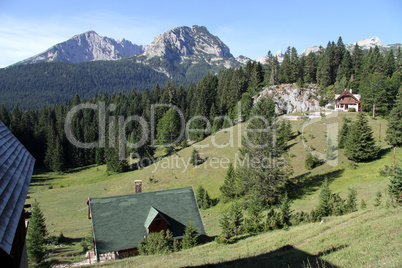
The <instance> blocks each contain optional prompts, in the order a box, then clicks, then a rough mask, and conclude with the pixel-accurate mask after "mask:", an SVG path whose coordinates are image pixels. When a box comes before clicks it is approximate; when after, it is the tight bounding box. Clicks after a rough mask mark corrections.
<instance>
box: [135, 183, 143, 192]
mask: <svg viewBox="0 0 402 268" xmlns="http://www.w3.org/2000/svg"><path fill="white" fill-rule="evenodd" d="M134 184H135V193H136V194H138V193H141V192H142V180H135V181H134Z"/></svg>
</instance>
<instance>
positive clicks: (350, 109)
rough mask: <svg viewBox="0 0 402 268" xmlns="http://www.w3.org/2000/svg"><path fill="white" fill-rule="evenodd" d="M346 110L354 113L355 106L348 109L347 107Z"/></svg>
mask: <svg viewBox="0 0 402 268" xmlns="http://www.w3.org/2000/svg"><path fill="white" fill-rule="evenodd" d="M348 112H352V113H354V112H356V108H349V109H348Z"/></svg>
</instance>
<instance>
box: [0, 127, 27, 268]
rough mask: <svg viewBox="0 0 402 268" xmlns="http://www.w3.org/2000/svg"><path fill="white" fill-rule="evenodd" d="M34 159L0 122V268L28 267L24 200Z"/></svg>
mask: <svg viewBox="0 0 402 268" xmlns="http://www.w3.org/2000/svg"><path fill="white" fill-rule="evenodd" d="M34 164H35V159H34V158H33V157H32V155H31V154H30V153H29V152H28V151H27V149H25V147H24V146H23V145H22V144H21V143H20V142H19V141H18V139H17V138H16V137H15V136H14V135H13V134H12V133H11V131H10V130H9V129H8V128H7V127H6V126H5V125H4V124H3V122H1V121H0V200H1V202H0V266H1V267H28V258H27V251H26V243H25V236H26V231H27V225H28V223H27V222H26V220H25V216H26V215H25V214H26V212H25V210H24V207H28V206H27V205H25V199H26V198H27V194H28V188H29V184H30V182H31V177H32V172H33V169H34Z"/></svg>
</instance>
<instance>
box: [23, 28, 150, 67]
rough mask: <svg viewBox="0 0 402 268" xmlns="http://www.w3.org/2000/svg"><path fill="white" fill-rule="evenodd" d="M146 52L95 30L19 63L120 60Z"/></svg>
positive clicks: (126, 41)
mask: <svg viewBox="0 0 402 268" xmlns="http://www.w3.org/2000/svg"><path fill="white" fill-rule="evenodd" d="M142 53H144V47H143V46H138V45H136V44H133V43H131V42H130V41H128V40H125V39H121V40H118V41H115V40H114V39H112V38H108V37H102V36H99V35H98V34H97V33H96V32H94V31H89V32H86V33H83V34H79V35H76V36H73V37H72V38H70V39H68V40H67V41H65V42H62V43H60V44H57V45H54V46H53V47H51V48H49V49H48V50H46V51H45V52H43V53H41V54H38V55H36V56H33V57H31V58H29V59H26V60H23V61H21V62H18V63H17V64H32V63H39V62H68V63H80V62H86V61H96V60H119V59H122V58H123V57H127V56H131V55H134V54H142Z"/></svg>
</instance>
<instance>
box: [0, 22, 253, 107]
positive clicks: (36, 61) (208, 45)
mask: <svg viewBox="0 0 402 268" xmlns="http://www.w3.org/2000/svg"><path fill="white" fill-rule="evenodd" d="M248 60H250V59H248V58H246V57H243V56H241V57H239V58H238V60H237V59H235V58H234V57H233V55H232V54H231V53H230V49H229V47H228V46H226V45H225V44H224V43H223V42H222V41H221V40H220V39H219V38H218V37H217V36H214V35H212V34H211V33H210V32H209V31H208V30H207V28H205V27H202V26H196V25H195V26H192V27H187V26H182V27H177V28H174V29H172V30H169V31H167V32H165V33H163V34H160V35H157V36H156V37H155V38H154V40H153V41H152V43H151V44H149V45H136V44H133V43H132V42H130V41H128V40H125V39H122V40H118V41H115V40H114V39H112V38H108V37H102V36H99V35H98V34H97V33H96V32H94V31H89V32H86V33H83V34H79V35H76V36H74V37H72V38H71V39H69V40H67V41H65V42H62V43H60V44H57V45H55V46H53V47H51V48H49V49H48V50H46V51H45V52H43V53H41V54H39V55H36V56H33V57H31V58H29V59H26V60H24V61H21V62H18V63H17V64H14V65H12V66H9V67H7V68H3V69H0V95H1V96H2V98H1V99H0V104H1V103H4V104H6V105H7V107H8V108H12V107H13V106H15V105H19V106H20V108H22V109H34V108H40V107H42V106H43V105H51V104H54V103H65V102H67V101H69V100H71V99H72V97H74V95H75V94H76V93H78V94H79V96H80V97H81V98H86V97H92V96H94V95H95V94H101V93H109V94H112V93H114V92H120V91H121V92H128V91H130V90H133V89H135V90H138V91H142V90H145V89H146V88H149V89H153V88H154V87H155V85H156V83H159V84H161V85H164V84H166V82H167V81H168V80H174V81H175V82H176V83H177V84H178V85H179V84H184V85H188V84H189V83H190V82H195V83H196V82H198V81H199V80H200V79H201V78H202V77H203V76H204V75H206V74H207V73H208V72H211V73H213V74H216V73H218V72H219V71H220V70H225V69H227V68H237V67H240V66H243V65H245V64H246V62H247V61H248Z"/></svg>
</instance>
